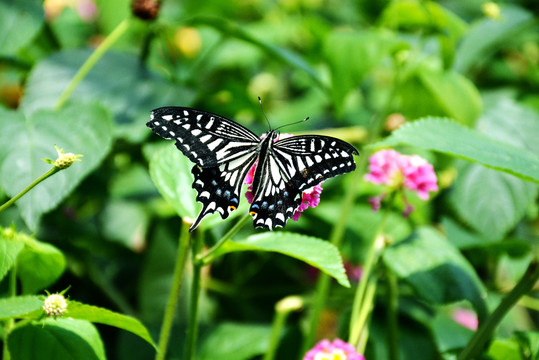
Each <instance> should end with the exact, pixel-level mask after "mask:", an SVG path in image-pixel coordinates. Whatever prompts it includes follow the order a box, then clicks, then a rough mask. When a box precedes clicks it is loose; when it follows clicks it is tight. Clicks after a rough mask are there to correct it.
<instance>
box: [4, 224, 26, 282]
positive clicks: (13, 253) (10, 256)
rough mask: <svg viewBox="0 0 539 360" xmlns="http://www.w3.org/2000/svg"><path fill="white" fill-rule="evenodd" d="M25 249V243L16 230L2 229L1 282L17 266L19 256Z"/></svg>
mask: <svg viewBox="0 0 539 360" xmlns="http://www.w3.org/2000/svg"><path fill="white" fill-rule="evenodd" d="M23 247H24V243H23V242H22V241H21V240H20V239H19V237H18V236H17V233H16V232H15V231H14V230H12V229H11V228H5V229H3V228H1V227H0V280H2V279H3V278H4V276H5V275H6V274H7V272H8V271H9V270H11V268H12V266H13V265H15V262H16V261H17V256H18V255H19V253H20V252H21V250H22V248H23Z"/></svg>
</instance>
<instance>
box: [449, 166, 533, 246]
mask: <svg viewBox="0 0 539 360" xmlns="http://www.w3.org/2000/svg"><path fill="white" fill-rule="evenodd" d="M458 171H459V176H458V177H457V179H456V180H455V182H454V183H453V191H452V192H451V193H450V195H449V196H450V197H449V199H450V202H451V204H452V205H453V207H454V208H455V210H456V211H457V213H458V214H459V217H460V218H461V219H462V220H463V221H465V222H466V223H467V224H469V225H470V226H472V227H473V228H474V229H475V230H477V231H478V232H480V233H481V234H482V235H483V236H485V237H487V238H491V239H494V240H500V239H502V238H503V237H504V235H505V234H506V233H507V232H508V231H509V230H510V229H512V228H513V227H514V226H515V225H516V224H517V223H518V222H519V221H520V219H522V217H523V216H524V215H525V214H526V210H527V209H528V206H529V205H530V204H533V202H534V201H535V199H536V197H537V194H538V186H537V184H533V183H530V182H527V181H523V180H521V179H519V178H517V177H515V176H512V175H509V174H504V173H501V172H499V171H495V170H492V169H487V168H485V167H484V166H481V165H477V164H470V163H462V164H460V166H459V167H458ZM492 194H496V196H492Z"/></svg>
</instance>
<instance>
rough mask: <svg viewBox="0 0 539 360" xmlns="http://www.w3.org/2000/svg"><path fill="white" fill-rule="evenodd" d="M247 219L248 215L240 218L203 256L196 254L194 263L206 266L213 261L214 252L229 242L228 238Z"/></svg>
mask: <svg viewBox="0 0 539 360" xmlns="http://www.w3.org/2000/svg"><path fill="white" fill-rule="evenodd" d="M249 218H250V216H249V214H245V216H244V217H243V218H241V219H240V220H239V221H238V222H237V223H236V224H235V225H234V226H233V227H232V228H231V229H230V230H228V232H227V233H226V234H225V235H224V236H223V237H222V238H221V239H220V240H219V241H218V242H217V243H215V245H213V246H212V248H211V249H210V250H208V251H207V252H206V253H205V254H198V255H197V256H196V258H195V262H196V263H201V264H202V265H207V264H209V263H211V262H212V261H213V260H215V258H216V256H215V252H216V251H217V249H219V248H220V247H221V246H223V244H224V243H225V242H227V241H228V240H230V238H231V237H232V236H234V234H236V233H237V232H238V231H239V230H240V229H241V228H242V227H243V225H245V223H246V222H247V220H248V219H249Z"/></svg>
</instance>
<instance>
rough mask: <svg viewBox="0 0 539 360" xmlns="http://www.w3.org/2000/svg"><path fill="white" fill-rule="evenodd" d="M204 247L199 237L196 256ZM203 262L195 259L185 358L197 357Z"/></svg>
mask: <svg viewBox="0 0 539 360" xmlns="http://www.w3.org/2000/svg"><path fill="white" fill-rule="evenodd" d="M201 249H202V241H201V240H200V239H197V241H196V244H195V249H194V250H195V251H194V257H193V258H195V256H196V255H197V254H199V253H200V251H201ZM203 266H204V264H203V263H201V262H198V261H193V282H192V285H191V298H190V303H189V324H188V326H187V331H186V335H187V339H186V340H185V356H184V359H185V360H193V359H194V358H195V349H196V341H197V334H198V304H199V298H200V289H201V288H200V277H201V272H202V267H203Z"/></svg>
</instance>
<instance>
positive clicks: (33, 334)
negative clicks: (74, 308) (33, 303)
mask: <svg viewBox="0 0 539 360" xmlns="http://www.w3.org/2000/svg"><path fill="white" fill-rule="evenodd" d="M7 341H8V346H9V352H10V354H11V358H12V359H17V360H35V359H39V360H56V359H62V360H106V356H105V349H104V347H103V342H102V341H101V337H100V336H99V333H98V332H97V329H96V328H95V327H94V326H93V325H92V324H91V323H90V322H87V321H83V320H74V319H57V320H54V319H46V320H45V321H42V322H32V323H30V324H26V325H24V326H20V327H17V328H15V329H14V330H13V331H12V332H11V333H10V334H9V337H8V339H7Z"/></svg>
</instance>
